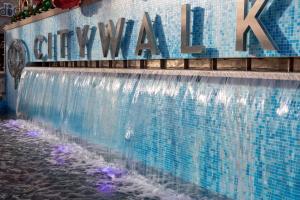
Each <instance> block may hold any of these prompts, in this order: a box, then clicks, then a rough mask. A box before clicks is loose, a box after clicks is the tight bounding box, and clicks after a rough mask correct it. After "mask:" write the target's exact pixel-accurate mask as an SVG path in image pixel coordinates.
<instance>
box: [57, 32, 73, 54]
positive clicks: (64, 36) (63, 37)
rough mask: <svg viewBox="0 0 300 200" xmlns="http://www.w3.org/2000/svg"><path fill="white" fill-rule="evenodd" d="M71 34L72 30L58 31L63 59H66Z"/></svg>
mask: <svg viewBox="0 0 300 200" xmlns="http://www.w3.org/2000/svg"><path fill="white" fill-rule="evenodd" d="M69 33H70V30H68V29H63V30H59V31H57V34H58V35H60V57H61V58H65V57H66V49H68V46H69V42H68V35H69ZM68 53H69V52H68Z"/></svg>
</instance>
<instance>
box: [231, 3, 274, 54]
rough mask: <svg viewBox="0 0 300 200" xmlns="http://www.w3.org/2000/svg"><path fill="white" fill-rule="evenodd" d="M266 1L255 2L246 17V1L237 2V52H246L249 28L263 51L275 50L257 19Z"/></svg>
mask: <svg viewBox="0 0 300 200" xmlns="http://www.w3.org/2000/svg"><path fill="white" fill-rule="evenodd" d="M267 1H268V0H256V1H255V3H254V5H253V7H252V8H251V9H250V11H249V13H248V15H247V8H248V0H237V29H236V50H237V51H246V44H247V33H248V32H249V30H250V28H251V29H252V31H253V33H254V34H255V36H256V37H257V39H258V40H259V42H260V43H261V45H262V47H263V48H264V49H267V50H276V47H275V44H274V43H273V41H272V38H271V37H270V35H269V34H268V32H267V30H266V29H265V28H264V26H263V24H262V23H260V21H259V19H258V16H259V15H260V14H261V12H262V11H263V9H264V7H265V6H266V4H267Z"/></svg>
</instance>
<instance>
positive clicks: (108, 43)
mask: <svg viewBox="0 0 300 200" xmlns="http://www.w3.org/2000/svg"><path fill="white" fill-rule="evenodd" d="M267 1H268V0H256V1H255V3H254V5H253V6H252V8H250V10H248V0H237V16H236V23H237V24H236V51H246V44H247V35H248V33H249V31H250V30H252V32H253V34H254V35H255V36H256V38H257V39H258V41H259V43H260V44H261V46H262V48H263V49H266V50H277V47H276V45H275V43H274V42H273V41H272V38H271V37H270V35H269V33H268V31H267V30H266V29H265V28H264V26H263V24H262V23H261V22H260V20H259V16H260V14H261V12H262V11H263V9H264V8H265V6H266V4H267ZM125 22H126V19H125V18H120V19H119V20H118V21H117V23H116V24H115V23H114V22H113V21H112V20H109V22H108V23H107V24H105V23H103V22H99V23H98V30H99V37H100V40H101V46H102V52H103V56H104V57H105V58H106V57H108V54H109V52H110V54H111V58H112V59H115V58H116V57H118V56H119V51H120V45H121V40H122V37H123V32H124V27H125ZM190 24H191V5H190V4H185V5H182V8H181V53H182V54H192V53H203V52H205V49H206V47H205V46H204V45H192V44H191V42H190V41H191V37H192V34H191V32H192V31H191V25H190ZM71 32H72V30H69V29H62V30H59V31H58V32H57V35H58V37H59V38H60V44H59V45H53V41H54V40H53V33H48V35H47V36H44V35H37V36H36V37H35V40H34V55H35V58H36V59H38V60H43V59H44V58H47V59H52V58H53V54H54V53H53V46H59V47H60V57H61V58H66V55H68V53H69V52H67V51H68V46H69V39H68V37H70V35H71V34H70V33H71ZM76 36H77V43H78V48H79V52H80V57H81V58H84V57H85V56H86V52H87V51H89V50H90V49H89V48H91V46H92V45H89V42H90V38H91V26H90V25H84V26H83V27H77V28H76ZM194 37H195V36H194ZM43 45H47V46H48V52H47V53H45V52H43V48H42V47H43ZM144 50H148V51H150V53H151V54H152V55H159V54H160V51H159V48H158V45H157V39H156V38H155V34H154V31H153V25H152V22H151V19H150V16H149V14H148V13H147V12H145V13H144V16H143V18H142V23H141V26H140V31H139V35H138V39H137V43H136V50H135V54H136V55H137V56H142V54H143V52H144Z"/></svg>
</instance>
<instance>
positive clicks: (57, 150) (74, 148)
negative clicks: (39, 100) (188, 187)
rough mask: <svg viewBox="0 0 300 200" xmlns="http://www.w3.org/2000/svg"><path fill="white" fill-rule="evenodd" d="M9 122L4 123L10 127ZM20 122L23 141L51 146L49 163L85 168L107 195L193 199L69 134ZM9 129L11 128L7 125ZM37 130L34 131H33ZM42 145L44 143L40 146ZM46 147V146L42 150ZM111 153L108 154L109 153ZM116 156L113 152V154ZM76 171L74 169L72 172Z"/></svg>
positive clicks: (95, 183) (20, 134) (87, 174)
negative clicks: (76, 140)
mask: <svg viewBox="0 0 300 200" xmlns="http://www.w3.org/2000/svg"><path fill="white" fill-rule="evenodd" d="M6 124H8V122H5V123H3V124H1V123H0V127H1V125H3V126H4V127H6ZM14 124H18V126H19V128H20V130H22V131H25V133H26V134H24V132H22V131H19V136H20V140H27V139H30V141H31V143H35V142H38V141H43V142H47V143H49V145H50V146H51V153H50V157H49V158H47V160H48V162H49V163H51V164H54V165H56V166H57V167H61V169H66V168H70V169H74V170H75V169H76V168H78V167H80V168H84V169H85V174H86V176H88V177H90V179H91V180H92V179H95V178H96V180H95V182H94V183H91V184H92V185H94V187H95V189H96V190H97V191H98V192H99V193H100V194H103V195H105V196H107V198H113V197H114V196H115V195H116V194H118V193H120V192H121V193H124V194H135V193H137V194H135V195H136V198H137V199H144V198H148V199H152V198H158V199H162V200H189V199H191V198H190V197H189V195H187V194H180V193H177V192H176V191H174V190H172V189H169V188H167V184H166V185H162V184H160V183H156V182H155V181H153V180H151V179H148V178H147V177H145V176H142V175H140V174H139V173H138V172H136V171H134V170H128V169H126V167H125V166H124V165H123V164H122V162H121V160H118V159H116V160H115V161H116V163H114V162H107V161H105V159H104V158H103V157H102V155H101V154H99V153H97V151H96V150H95V152H93V151H91V149H90V150H87V149H86V148H85V147H84V146H82V145H81V144H78V143H74V142H73V141H72V138H70V137H69V136H68V135H65V137H62V135H61V134H57V132H56V131H54V130H53V129H51V128H50V129H47V128H46V127H45V125H42V126H41V124H36V123H32V122H29V121H25V120H16V121H14ZM7 128H8V127H7ZM33 130H34V131H33ZM28 134H32V135H38V137H25V136H28ZM39 147H40V148H42V146H39ZM41 150H42V149H41ZM106 156H107V155H106ZM110 156H113V155H110ZM124 164H125V163H124ZM70 172H71V173H72V171H70Z"/></svg>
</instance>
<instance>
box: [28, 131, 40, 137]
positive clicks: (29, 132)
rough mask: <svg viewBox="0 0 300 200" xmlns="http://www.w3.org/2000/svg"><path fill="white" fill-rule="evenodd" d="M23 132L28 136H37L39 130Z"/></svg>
mask: <svg viewBox="0 0 300 200" xmlns="http://www.w3.org/2000/svg"><path fill="white" fill-rule="evenodd" d="M25 134H26V135H27V136H30V137H38V136H39V135H40V132H38V131H27V132H26V133H25Z"/></svg>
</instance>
